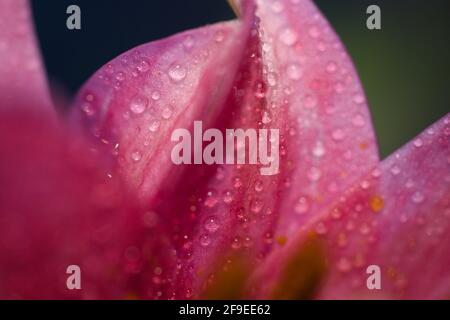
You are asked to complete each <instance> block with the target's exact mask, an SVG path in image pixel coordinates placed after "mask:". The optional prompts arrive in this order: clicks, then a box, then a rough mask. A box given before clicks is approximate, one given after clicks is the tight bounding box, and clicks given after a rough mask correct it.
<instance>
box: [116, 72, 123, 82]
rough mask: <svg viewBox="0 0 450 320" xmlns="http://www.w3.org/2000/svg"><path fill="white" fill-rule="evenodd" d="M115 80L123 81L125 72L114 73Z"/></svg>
mask: <svg viewBox="0 0 450 320" xmlns="http://www.w3.org/2000/svg"><path fill="white" fill-rule="evenodd" d="M116 80H117V81H124V80H125V73H123V72H122V71H120V72H117V73H116Z"/></svg>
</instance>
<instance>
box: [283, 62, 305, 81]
mask: <svg viewBox="0 0 450 320" xmlns="http://www.w3.org/2000/svg"><path fill="white" fill-rule="evenodd" d="M286 72H287V75H288V77H289V78H290V79H291V80H300V79H301V78H302V76H303V72H302V69H301V67H300V65H299V64H298V63H291V64H289V65H288V66H287V68H286Z"/></svg>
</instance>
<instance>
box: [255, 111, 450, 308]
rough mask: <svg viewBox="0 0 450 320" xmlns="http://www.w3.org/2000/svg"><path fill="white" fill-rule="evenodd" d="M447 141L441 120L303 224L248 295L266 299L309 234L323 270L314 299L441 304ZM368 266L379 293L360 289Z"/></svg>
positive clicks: (449, 214)
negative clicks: (375, 272) (377, 274)
mask: <svg viewBox="0 0 450 320" xmlns="http://www.w3.org/2000/svg"><path fill="white" fill-rule="evenodd" d="M449 138H450V116H449V115H447V116H446V117H444V119H442V120H441V121H439V122H438V123H436V124H435V125H433V126H432V127H430V128H429V129H427V130H425V132H423V133H422V134H421V135H420V136H418V137H417V138H415V139H414V140H413V141H412V142H410V143H409V144H408V145H406V146H405V147H403V148H402V149H400V150H399V151H398V152H396V153H395V154H394V155H392V156H391V157H390V158H388V159H386V160H385V161H383V162H382V164H381V165H380V166H379V167H376V168H374V169H373V170H372V171H371V173H370V174H369V175H367V176H366V177H365V178H364V179H362V180H361V181H360V183H359V184H357V185H355V186H354V187H352V188H351V189H349V191H348V192H347V193H345V194H343V195H342V196H341V197H340V198H339V200H338V201H337V202H336V203H335V204H334V205H332V206H330V207H329V208H328V209H327V210H324V211H323V212H322V214H321V215H318V216H317V217H316V218H315V219H313V220H312V221H310V222H309V223H308V224H306V225H304V226H303V227H302V228H301V230H300V231H299V234H298V235H297V237H296V240H295V241H294V242H292V243H291V245H289V246H287V247H286V248H284V249H282V250H279V251H278V252H276V253H274V254H273V255H272V256H271V257H270V258H269V260H268V261H267V264H266V265H265V266H264V267H262V268H261V269H260V271H259V272H257V276H255V279H257V280H256V283H257V282H258V279H265V282H264V284H262V285H261V287H259V288H253V289H254V292H255V293H256V294H257V296H262V297H267V296H270V295H271V294H272V293H273V290H274V289H273V288H274V287H275V288H276V287H277V286H278V285H280V283H281V284H283V283H284V282H283V281H282V280H280V279H286V277H287V276H288V274H287V273H286V266H288V265H289V261H295V260H292V259H293V258H295V257H296V256H298V255H299V254H301V250H303V249H302V248H303V247H304V243H308V241H311V240H308V239H310V238H311V234H314V235H315V237H316V238H317V241H316V240H314V241H316V243H319V245H318V246H317V247H318V248H319V247H320V249H317V250H316V251H317V252H316V253H317V254H314V255H313V256H314V257H315V258H316V260H317V259H321V258H320V256H321V254H320V253H318V252H319V251H321V252H322V253H323V257H322V259H323V261H324V262H325V263H326V268H327V272H325V273H324V274H323V275H322V276H321V278H320V279H317V282H316V283H315V287H314V289H315V290H317V291H318V295H317V297H319V298H325V299H345V298H369V299H373V298H404V299H436V298H437V299H447V298H448V293H449V288H450V269H449V268H448V265H449V263H450V260H449V258H450V257H449V255H448V252H449V250H450V247H449V244H450V241H449V240H450V238H449V235H450V202H449V200H450V175H449V173H450V170H449V166H450V148H449V146H450V145H449V143H450V139H449ZM316 262H317V261H315V260H314V259H311V260H309V261H304V263H303V264H300V265H297V269H296V270H297V271H298V273H302V272H304V270H308V265H309V264H310V263H316ZM370 265H376V266H379V267H380V268H381V290H369V289H368V287H367V286H366V281H367V279H368V277H369V274H367V273H366V269H367V267H368V266H370ZM291 271H292V270H289V272H291ZM291 281H292V279H291ZM282 288H283V285H282V286H281V287H280V288H278V289H280V290H281V289H282ZM290 289H291V291H290V292H288V293H287V294H288V297H289V298H295V297H296V296H297V295H296V294H297V293H298V292H303V291H302V290H303V289H304V288H303V287H302V286H301V285H300V284H299V286H298V287H295V284H294V285H293V287H291V288H290ZM296 290H298V291H297V292H296ZM271 292H272V293H271Z"/></svg>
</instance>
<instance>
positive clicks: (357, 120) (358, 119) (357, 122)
mask: <svg viewBox="0 0 450 320" xmlns="http://www.w3.org/2000/svg"><path fill="white" fill-rule="evenodd" d="M352 123H353V125H354V126H355V127H364V126H365V125H366V121H365V120H364V117H363V115H362V114H357V115H355V116H354V117H353V119H352Z"/></svg>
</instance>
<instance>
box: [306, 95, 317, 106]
mask: <svg viewBox="0 0 450 320" xmlns="http://www.w3.org/2000/svg"><path fill="white" fill-rule="evenodd" d="M316 106H317V99H316V98H314V97H313V96H310V95H307V96H306V97H305V107H306V108H308V109H312V108H314V107H316Z"/></svg>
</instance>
